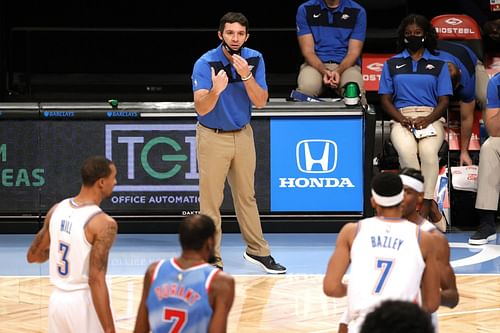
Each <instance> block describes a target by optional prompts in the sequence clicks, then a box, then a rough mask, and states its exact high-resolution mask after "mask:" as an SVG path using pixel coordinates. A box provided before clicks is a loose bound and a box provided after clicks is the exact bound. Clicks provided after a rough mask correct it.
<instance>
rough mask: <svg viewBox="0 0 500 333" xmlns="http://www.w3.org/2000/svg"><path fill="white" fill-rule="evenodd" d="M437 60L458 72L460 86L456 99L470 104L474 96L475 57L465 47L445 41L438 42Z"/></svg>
mask: <svg viewBox="0 0 500 333" xmlns="http://www.w3.org/2000/svg"><path fill="white" fill-rule="evenodd" d="M437 52H438V55H437V57H438V58H439V59H442V60H444V61H447V62H451V63H453V64H454V65H455V66H457V68H458V69H459V70H460V73H461V77H460V85H459V87H458V89H457V91H456V94H455V95H456V97H458V99H459V100H460V101H462V102H465V103H469V102H472V101H473V100H474V98H475V95H476V63H477V56H476V55H475V54H474V52H473V51H472V50H471V49H470V48H469V47H467V46H466V45H463V44H459V43H454V42H450V41H445V40H439V41H438V50H437Z"/></svg>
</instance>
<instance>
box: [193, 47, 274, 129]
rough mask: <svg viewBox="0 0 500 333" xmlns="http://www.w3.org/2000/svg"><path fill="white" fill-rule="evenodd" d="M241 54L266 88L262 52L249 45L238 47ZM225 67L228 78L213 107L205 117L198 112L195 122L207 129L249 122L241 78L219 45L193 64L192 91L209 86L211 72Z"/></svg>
mask: <svg viewBox="0 0 500 333" xmlns="http://www.w3.org/2000/svg"><path fill="white" fill-rule="evenodd" d="M241 56H242V57H243V58H245V59H246V61H247V62H248V65H249V68H250V70H251V71H252V74H253V76H254V78H255V80H256V81H257V83H258V84H259V86H261V87H262V88H263V89H265V90H267V84H266V74H265V73H266V69H265V65H264V59H263V58H262V54H261V53H260V52H258V51H255V50H252V49H250V48H248V47H244V48H242V49H241ZM211 67H213V68H214V69H215V73H218V72H219V71H220V70H224V71H225V72H226V74H227V77H228V78H229V83H228V85H227V87H226V89H225V90H224V91H223V92H222V93H221V94H220V95H219V100H218V101H217V104H216V105H215V108H214V109H213V110H212V111H210V112H209V113H207V114H206V115H204V116H200V115H198V121H199V122H200V123H201V124H202V125H204V126H206V127H210V128H218V129H223V130H226V131H231V130H236V129H240V128H242V127H243V126H245V125H246V124H248V123H249V122H250V117H251V111H252V103H251V101H250V98H249V97H248V94H247V91H246V90H245V87H244V84H243V81H241V77H240V76H239V75H238V73H237V72H236V70H235V68H234V67H233V66H232V65H231V63H230V62H229V60H228V59H227V58H226V56H225V55H224V52H223V51H222V44H221V45H219V47H217V48H215V49H213V50H210V51H208V52H207V53H205V54H204V55H202V56H201V58H200V59H198V61H196V63H195V64H194V69H193V75H192V76H191V81H192V84H193V91H196V90H200V89H207V90H210V89H212V73H211V70H210V68H211Z"/></svg>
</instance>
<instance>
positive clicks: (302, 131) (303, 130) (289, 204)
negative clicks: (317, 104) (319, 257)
mask: <svg viewBox="0 0 500 333" xmlns="http://www.w3.org/2000/svg"><path fill="white" fill-rule="evenodd" d="M362 129H363V120H362V119H361V118H353V117H345V118H336V119H317V120H314V121H312V120H310V119H309V120H308V121H307V122H304V121H301V120H300V119H272V120H271V211H273V212H279V211H281V212H284V211H318V212H360V211H362V210H363V177H362V172H363V147H362V142H363V140H362V135H363V131H362Z"/></svg>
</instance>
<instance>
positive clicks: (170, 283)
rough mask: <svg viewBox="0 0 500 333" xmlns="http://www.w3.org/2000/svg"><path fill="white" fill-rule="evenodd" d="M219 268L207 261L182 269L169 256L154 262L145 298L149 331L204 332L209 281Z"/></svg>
mask: <svg viewBox="0 0 500 333" xmlns="http://www.w3.org/2000/svg"><path fill="white" fill-rule="evenodd" d="M219 272H220V270H219V269H218V268H215V267H213V266H211V265H209V264H201V265H197V266H193V267H190V268H188V269H182V268H180V266H179V265H178V264H177V263H176V261H175V259H174V258H172V259H170V260H169V261H165V260H162V261H160V262H159V263H158V265H157V266H156V269H155V271H154V273H153V276H152V278H151V286H150V288H149V294H148V297H147V300H146V305H147V307H148V313H149V324H150V328H151V331H152V332H171V333H178V332H182V333H191V332H192V333H198V332H207V331H208V326H209V324H210V320H211V318H212V307H211V306H210V302H209V298H208V297H209V292H210V285H211V283H212V280H213V278H214V277H215V275H216V274H217V273H219Z"/></svg>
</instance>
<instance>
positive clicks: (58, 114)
mask: <svg viewBox="0 0 500 333" xmlns="http://www.w3.org/2000/svg"><path fill="white" fill-rule="evenodd" d="M43 116H44V117H46V118H49V117H65V118H70V117H74V116H75V113H74V112H72V111H44V113H43Z"/></svg>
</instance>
